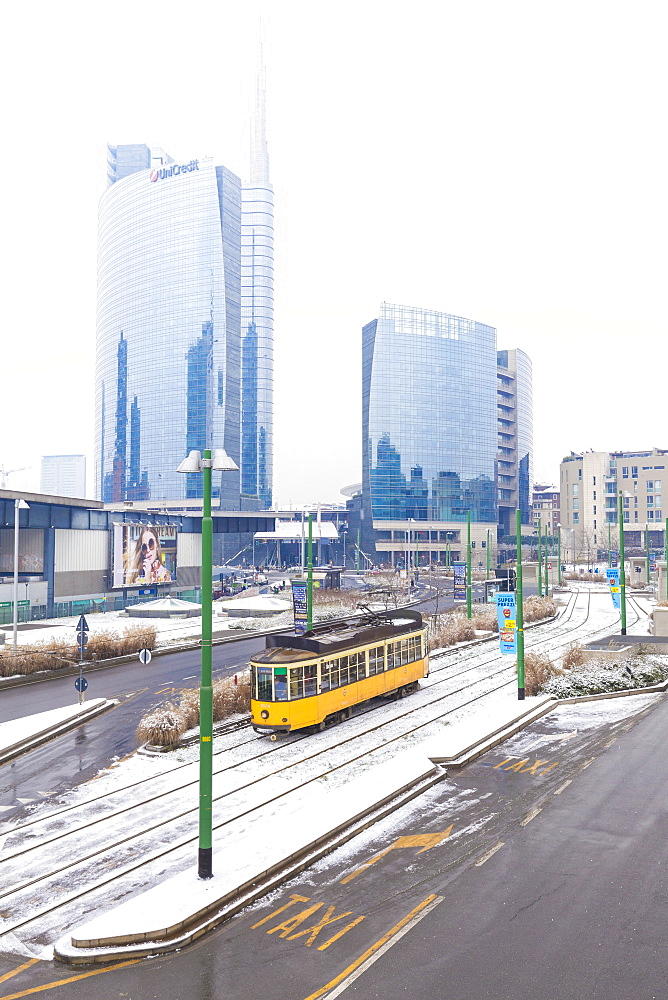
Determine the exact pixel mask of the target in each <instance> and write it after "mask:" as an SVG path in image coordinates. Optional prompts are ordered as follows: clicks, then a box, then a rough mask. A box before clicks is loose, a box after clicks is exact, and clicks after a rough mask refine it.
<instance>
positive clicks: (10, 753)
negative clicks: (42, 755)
mask: <svg viewBox="0 0 668 1000" xmlns="http://www.w3.org/2000/svg"><path fill="white" fill-rule="evenodd" d="M101 700H102V702H103V703H102V704H101V705H94V706H92V707H91V708H89V709H88V710H87V711H83V712H81V713H80V714H79V715H75V716H73V717H72V718H71V719H68V720H67V721H66V722H62V723H60V724H59V725H56V726H49V727H48V728H47V729H42V730H40V732H38V733H32V734H31V735H30V736H27V737H26V738H25V739H23V740H18V741H17V742H16V743H12V744H11V745H10V746H8V747H3V749H2V750H0V764H4V763H5V762H6V761H9V760H12V759H13V758H14V757H19V756H20V755H21V754H22V753H25V752H26V751H27V750H32V749H33V748H34V747H38V746H40V745H41V744H42V743H47V742H48V741H49V740H51V739H53V738H54V737H56V736H61V735H62V734H63V733H66V732H68V730H70V729H76V727H77V726H80V725H81V724H82V723H84V722H88V721H89V720H90V719H94V718H95V717H96V716H98V715H102V713H103V712H106V711H108V709H110V708H114V707H115V706H116V705H117V704H118V702H116V701H113V700H109V699H106V698H105V699H101Z"/></svg>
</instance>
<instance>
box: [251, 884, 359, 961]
mask: <svg viewBox="0 0 668 1000" xmlns="http://www.w3.org/2000/svg"><path fill="white" fill-rule="evenodd" d="M309 902H310V897H309V896H298V895H296V894H294V895H291V896H290V902H289V903H284V904H283V906H279V908H278V909H277V910H274V911H273V912H272V913H270V914H268V915H267V916H266V917H263V918H262V920H258V922H257V923H255V924H252V925H251V930H255V928H256V927H261V926H262V924H266V923H267V922H268V921H269V920H273V919H275V918H276V917H278V916H279V914H281V913H285V911H286V910H289V909H290V907H291V906H294V904H295V903H309ZM324 905H325V904H324V903H313V904H312V905H311V906H307V907H306V909H304V910H299V912H298V913H293V914H291V915H290V916H289V917H287V919H285V920H281V922H280V923H277V924H275V926H274V927H270V928H269V930H268V931H267V934H276V932H278V936H279V937H281V938H286V939H287V940H288V941H295V940H296V939H297V938H303V937H306V940H305V941H303V942H302V944H305V945H306V947H307V948H310V947H311V945H312V944H313V943H314V941H315V940H316V939H317V937H318V935H319V934H320V931H321V930H323V928H324V927H329V925H330V924H335V923H336V922H337V921H338V920H343V918H344V917H350V916H352V910H349V911H348V912H346V913H339V914H337V915H336V916H334V911H335V909H336V907H335V906H329V907H327V909H326V911H325V913H324V914H320V915H319V916H318V919H317V920H316V922H315V923H314V924H311V925H310V926H309V927H307V928H306V929H305V930H297V928H298V927H301V925H302V924H303V923H305V921H307V920H308V919H309V917H312V916H313V915H314V914H315V913H317V911H318V910H320V909H322V907H323V906H324ZM364 919H365V917H363V916H362V917H355V919H354V920H352V921H351V922H350V923H348V924H345V926H344V927H339V928H337V931H336V934H334V936H333V937H331V938H329V939H328V940H327V941H325V942H324V943H323V944H321V945H319V946H318V951H325V949H326V948H329V946H330V944H334V942H335V941H338V940H339V938H342V937H343V935H344V934H347V933H348V931H350V930H352V928H353V927H356V926H357V924H359V923H361V922H362V920H364Z"/></svg>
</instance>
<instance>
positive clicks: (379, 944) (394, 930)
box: [0, 895, 438, 1000]
mask: <svg viewBox="0 0 668 1000" xmlns="http://www.w3.org/2000/svg"><path fill="white" fill-rule="evenodd" d="M435 899H438V897H437V896H435V895H434V896H427V898H426V899H423V900H422V902H421V903H419V904H418V906H416V907H415V909H414V910H411V912H410V913H408V914H407V915H406V916H405V917H403V918H402V919H401V920H400V921H399V923H398V924H395V925H394V927H392V929H391V930H389V931H388V932H387V934H384V935H383V937H382V938H379V940H378V941H376V943H375V944H372V945H371V947H370V948H367V950H366V951H365V952H364V953H363V954H362V955H360V956H359V957H358V958H356V959H355V961H354V962H353V963H352V964H351V965H349V966H348V968H347V969H344V970H343V972H340V973H339V975H338V976H336V977H335V978H334V979H332V980H330V982H328V983H327V984H326V985H325V986H322V987H321V988H320V989H319V990H316V991H315V993H311V995H310V996H308V997H306V1000H317V997H321V996H322V995H323V994H324V993H328V992H329V990H331V989H333V988H334V987H335V986H337V985H338V984H339V983H340V982H341V981H342V980H343V979H345V978H346V976H349V975H350V974H351V972H354V971H355V969H358V968H359V967H360V965H362V963H363V962H366V960H367V959H368V958H370V957H371V956H372V955H373V954H375V952H377V951H378V950H379V949H380V948H382V947H383V945H384V944H386V943H387V942H388V941H389V940H390V938H392V937H394V935H395V934H396V933H397V932H398V931H400V930H401V929H402V928H403V927H405V926H406V924H408V923H410V921H411V920H413V919H414V918H415V917H416V916H417V915H418V914H419V913H421V912H422V910H424V909H425V907H427V906H429V904H430V903H433V902H434V900H435ZM0 1000H5V998H4V997H0ZM7 1000H9V998H7Z"/></svg>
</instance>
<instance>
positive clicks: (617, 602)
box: [605, 566, 622, 610]
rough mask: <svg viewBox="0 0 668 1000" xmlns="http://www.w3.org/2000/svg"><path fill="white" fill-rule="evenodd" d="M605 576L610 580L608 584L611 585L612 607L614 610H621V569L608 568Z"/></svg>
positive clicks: (616, 567)
mask: <svg viewBox="0 0 668 1000" xmlns="http://www.w3.org/2000/svg"><path fill="white" fill-rule="evenodd" d="M605 575H606V577H607V578H608V584H609V585H610V596H611V597H612V606H613V608H616V609H617V610H619V609H620V608H621V606H622V596H621V587H620V586H619V567H618V566H614V567H612V566H611V567H608V569H606V571H605Z"/></svg>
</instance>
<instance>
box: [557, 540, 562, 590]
mask: <svg viewBox="0 0 668 1000" xmlns="http://www.w3.org/2000/svg"><path fill="white" fill-rule="evenodd" d="M557 558H558V559H559V570H558V573H559V576H558V579H559V586H561V525H559V527H558V528H557Z"/></svg>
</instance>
